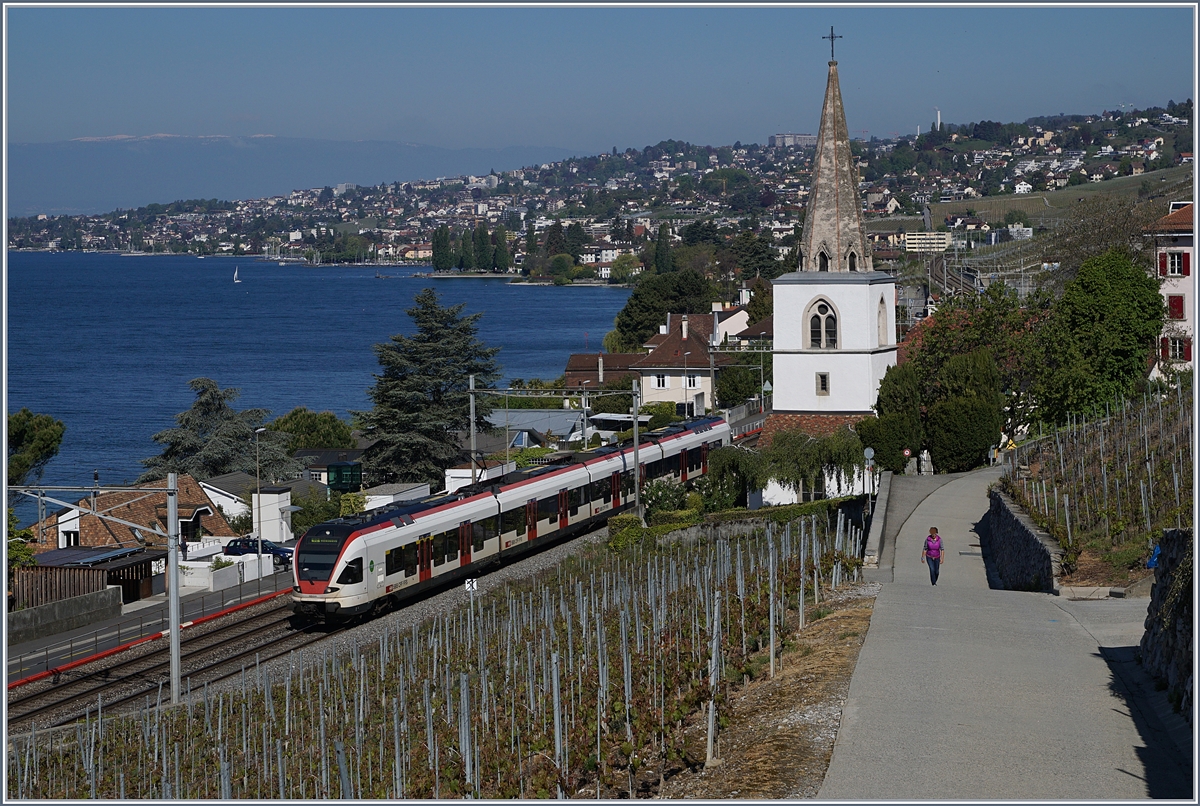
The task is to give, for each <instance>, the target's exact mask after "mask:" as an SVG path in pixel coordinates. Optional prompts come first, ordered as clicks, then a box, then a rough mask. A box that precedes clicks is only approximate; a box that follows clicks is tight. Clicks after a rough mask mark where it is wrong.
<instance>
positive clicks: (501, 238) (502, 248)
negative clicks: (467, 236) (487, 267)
mask: <svg viewBox="0 0 1200 806" xmlns="http://www.w3.org/2000/svg"><path fill="white" fill-rule="evenodd" d="M493 237H494V238H495V239H496V247H495V248H494V249H493V250H492V269H493V270H494V271H498V272H506V271H508V269H509V267H510V266H512V256H511V255H510V254H509V253H508V230H507V229H505V228H504V227H496V232H495V233H494V235H493Z"/></svg>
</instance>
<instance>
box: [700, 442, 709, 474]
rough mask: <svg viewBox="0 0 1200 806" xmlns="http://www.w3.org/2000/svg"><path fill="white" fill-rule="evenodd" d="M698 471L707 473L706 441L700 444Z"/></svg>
mask: <svg viewBox="0 0 1200 806" xmlns="http://www.w3.org/2000/svg"><path fill="white" fill-rule="evenodd" d="M700 472H701V473H703V474H704V475H706V476H707V475H708V443H707V442H705V443H704V444H703V445H701V446H700Z"/></svg>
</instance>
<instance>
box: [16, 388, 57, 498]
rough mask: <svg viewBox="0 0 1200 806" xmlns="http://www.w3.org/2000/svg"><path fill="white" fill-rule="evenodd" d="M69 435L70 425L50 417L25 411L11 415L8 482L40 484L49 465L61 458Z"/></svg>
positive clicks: (17, 484) (24, 409)
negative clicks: (67, 427) (67, 429)
mask: <svg viewBox="0 0 1200 806" xmlns="http://www.w3.org/2000/svg"><path fill="white" fill-rule="evenodd" d="M65 432H66V426H64V425H63V424H62V423H61V422H59V421H58V420H56V419H54V418H53V417H51V416H50V415H49V414H34V413H33V412H32V411H30V410H29V409H26V408H22V409H21V410H20V411H18V412H14V413H12V414H10V415H8V483H9V484H10V485H13V486H16V487H19V486H21V485H23V484H37V483H38V481H40V480H41V478H42V472H43V471H44V470H45V469H46V465H47V463H49V461H50V460H51V459H53V458H54V457H55V456H57V455H58V449H59V446H60V445H62V440H63V434H64V433H65ZM18 495H19V493H18Z"/></svg>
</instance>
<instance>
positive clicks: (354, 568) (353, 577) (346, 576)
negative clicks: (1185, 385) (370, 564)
mask: <svg viewBox="0 0 1200 806" xmlns="http://www.w3.org/2000/svg"><path fill="white" fill-rule="evenodd" d="M362 580H363V572H362V557H355V558H354V559H353V560H351V561H350V562H348V563H346V567H345V568H343V569H342V573H341V574H339V575H338V578H337V581H338V584H339V585H357V584H358V583H359V582H362Z"/></svg>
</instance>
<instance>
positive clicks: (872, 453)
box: [863, 448, 875, 459]
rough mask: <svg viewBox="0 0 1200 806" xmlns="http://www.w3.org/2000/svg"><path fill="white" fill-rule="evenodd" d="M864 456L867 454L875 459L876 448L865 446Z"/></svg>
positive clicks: (869, 457)
mask: <svg viewBox="0 0 1200 806" xmlns="http://www.w3.org/2000/svg"><path fill="white" fill-rule="evenodd" d="M863 456H865V457H866V458H868V459H874V458H875V449H874V448H864V449H863Z"/></svg>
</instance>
